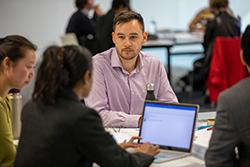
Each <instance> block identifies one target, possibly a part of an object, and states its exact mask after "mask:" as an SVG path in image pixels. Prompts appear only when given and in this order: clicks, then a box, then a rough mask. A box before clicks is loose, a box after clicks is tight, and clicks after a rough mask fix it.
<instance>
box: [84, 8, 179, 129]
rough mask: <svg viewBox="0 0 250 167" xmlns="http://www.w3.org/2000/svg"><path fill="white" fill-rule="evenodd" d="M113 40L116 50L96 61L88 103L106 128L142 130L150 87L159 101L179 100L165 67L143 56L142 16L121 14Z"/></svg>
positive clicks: (144, 34)
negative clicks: (142, 116) (152, 86)
mask: <svg viewBox="0 0 250 167" xmlns="http://www.w3.org/2000/svg"><path fill="white" fill-rule="evenodd" d="M112 39H113V42H114V44H115V48H111V49H109V50H107V51H105V52H102V53H99V54H97V55H95V56H94V57H93V65H94V70H93V86H92V90H91V92H90V95H89V96H88V98H86V99H85V102H86V104H87V105H88V106H90V107H93V108H95V109H96V110H97V111H98V112H99V114H100V115H101V117H102V120H103V123H104V126H106V127H138V123H139V119H140V117H141V114H142V111H143V104H144V100H145V97H146V93H147V91H146V85H147V84H148V83H153V84H154V86H155V89H154V94H155V97H156V98H157V100H159V101H166V102H175V103H177V102H178V100H177V98H176V95H175V93H174V92H173V90H172V88H171V86H170V84H169V81H168V78H167V74H166V71H165V69H164V66H163V65H162V64H161V63H160V61H159V60H158V59H156V58H154V57H151V56H148V55H146V54H145V53H143V52H141V47H142V45H143V43H144V42H146V40H147V33H146V32H145V31H144V22H143V18H142V16H141V15H140V14H138V13H136V12H132V11H127V12H122V13H120V14H118V15H117V16H116V17H115V19H114V23H113V33H112Z"/></svg>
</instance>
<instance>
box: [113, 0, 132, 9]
mask: <svg viewBox="0 0 250 167" xmlns="http://www.w3.org/2000/svg"><path fill="white" fill-rule="evenodd" d="M121 7H122V8H127V9H129V10H130V4H129V0H113V2H112V9H113V10H116V9H119V8H121Z"/></svg>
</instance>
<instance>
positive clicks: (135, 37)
mask: <svg viewBox="0 0 250 167" xmlns="http://www.w3.org/2000/svg"><path fill="white" fill-rule="evenodd" d="M137 38H138V37H137V36H131V37H130V39H132V40H133V39H137Z"/></svg>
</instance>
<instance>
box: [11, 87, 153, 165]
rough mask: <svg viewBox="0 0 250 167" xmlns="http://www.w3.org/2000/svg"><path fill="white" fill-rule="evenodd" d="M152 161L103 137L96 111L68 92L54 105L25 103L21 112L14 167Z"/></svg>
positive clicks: (130, 163) (121, 163)
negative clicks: (20, 130) (130, 152)
mask: <svg viewBox="0 0 250 167" xmlns="http://www.w3.org/2000/svg"><path fill="white" fill-rule="evenodd" d="M152 161H153V157H152V156H149V155H146V154H142V153H135V154H129V153H128V152H126V151H125V150H123V149H122V148H121V147H120V146H118V145H117V144H116V142H115V141H114V139H113V137H112V136H111V135H110V134H109V133H107V132H106V131H105V129H104V127H103V125H102V121H101V118H100V116H99V115H98V113H97V112H96V111H94V110H93V109H90V108H88V107H86V106H84V105H83V104H82V103H81V102H80V100H79V99H78V98H77V96H76V95H75V94H74V93H73V92H72V91H65V92H63V93H62V94H61V95H60V97H59V98H58V99H57V101H56V103H55V104H54V105H45V104H42V103H36V102H33V101H30V102H28V103H27V104H26V105H25V106H24V108H23V111H22V133H21V136H20V140H19V146H18V149H17V157H16V162H15V166H16V167H31V166H32V167H33V166H35V167H55V166H60V167H64V166H65V167H68V166H71V167H90V166H92V162H95V163H97V164H99V165H100V166H106V167H111V166H112V167H115V166H119V167H123V166H127V167H131V166H136V167H137V166H149V165H150V163H151V162H152Z"/></svg>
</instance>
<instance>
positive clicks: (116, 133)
mask: <svg viewBox="0 0 250 167" xmlns="http://www.w3.org/2000/svg"><path fill="white" fill-rule="evenodd" d="M106 131H108V132H109V133H110V134H111V135H112V136H113V137H114V139H115V140H116V142H117V143H121V142H123V141H124V140H127V141H128V140H129V139H130V138H131V137H132V136H138V135H139V130H138V129H131V128H122V129H119V130H113V129H112V128H108V129H106Z"/></svg>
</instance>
